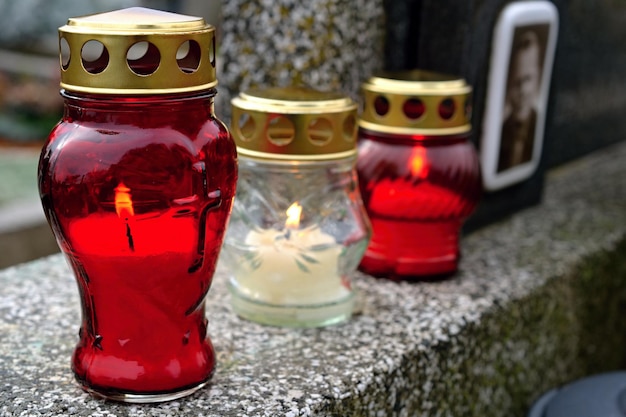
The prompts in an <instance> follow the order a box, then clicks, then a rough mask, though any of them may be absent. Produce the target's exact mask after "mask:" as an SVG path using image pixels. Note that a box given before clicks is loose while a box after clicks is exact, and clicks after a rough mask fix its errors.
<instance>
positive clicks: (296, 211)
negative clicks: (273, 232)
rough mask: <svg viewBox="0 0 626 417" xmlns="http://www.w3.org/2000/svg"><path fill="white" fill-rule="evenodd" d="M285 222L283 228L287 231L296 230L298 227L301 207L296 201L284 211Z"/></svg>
mask: <svg viewBox="0 0 626 417" xmlns="http://www.w3.org/2000/svg"><path fill="white" fill-rule="evenodd" d="M286 213H287V220H286V221H285V227H286V228H287V229H297V228H298V226H300V215H301V214H302V206H301V205H300V204H299V203H298V202H297V201H296V202H295V203H293V204H292V205H290V206H289V208H288V209H287V211H286Z"/></svg>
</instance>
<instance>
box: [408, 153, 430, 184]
mask: <svg viewBox="0 0 626 417" xmlns="http://www.w3.org/2000/svg"><path fill="white" fill-rule="evenodd" d="M409 169H410V170H411V175H413V177H417V178H426V176H428V166H427V165H426V151H425V149H424V148H421V147H415V148H413V152H412V153H411V158H410V159H409Z"/></svg>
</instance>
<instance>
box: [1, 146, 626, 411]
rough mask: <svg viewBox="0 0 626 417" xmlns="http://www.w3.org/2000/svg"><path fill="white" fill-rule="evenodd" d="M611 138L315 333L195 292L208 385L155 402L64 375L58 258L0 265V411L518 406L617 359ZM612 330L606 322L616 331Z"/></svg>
mask: <svg viewBox="0 0 626 417" xmlns="http://www.w3.org/2000/svg"><path fill="white" fill-rule="evenodd" d="M625 160H626V142H622V144H620V145H617V146H614V147H612V148H609V149H605V150H602V151H599V152H597V153H595V154H593V155H591V156H589V157H586V158H584V159H582V160H579V161H577V162H575V163H573V164H571V165H568V166H566V167H563V168H560V169H559V170H558V171H555V172H552V173H550V175H549V177H548V183H547V188H546V195H545V202H544V203H543V204H542V205H540V206H538V207H535V208H532V209H529V210H526V211H523V212H521V213H518V214H516V215H515V216H514V217H513V218H511V219H509V220H507V221H504V222H502V223H499V224H496V225H493V226H490V227H489V228H487V229H484V230H481V231H479V232H476V233H474V234H472V235H471V236H468V237H467V238H465V239H464V240H463V253H464V257H463V260H462V262H461V272H460V273H459V274H458V275H456V276H455V277H454V278H453V279H451V280H449V281H445V282H442V283H425V284H413V285H411V284H396V283H392V282H386V281H380V280H375V279H372V278H370V277H367V276H363V275H360V274H358V275H357V276H356V277H355V281H356V285H357V287H358V289H359V290H360V292H361V296H362V300H363V311H362V314H360V315H359V316H357V317H355V318H354V319H353V320H352V321H350V322H349V323H347V324H344V325H340V326H336V327H330V328H326V329H307V330H297V329H295V330H294V329H280V328H271V327H264V326H261V325H257V324H254V323H249V322H245V321H242V320H240V319H238V318H237V317H236V316H234V315H233V314H232V312H231V310H230V307H229V306H228V301H227V300H228V297H227V292H226V286H225V279H224V276H225V275H224V271H223V270H220V271H219V273H218V274H217V276H216V278H215V282H214V285H213V287H212V289H211V291H210V293H209V301H208V307H207V308H208V317H209V318H210V324H209V333H210V335H211V337H212V340H213V342H214V344H215V347H216V350H217V354H218V360H219V363H218V369H217V372H216V374H215V376H214V377H213V379H212V382H211V384H210V385H209V386H208V387H206V388H205V389H202V390H200V391H199V392H197V393H196V394H194V395H192V396H191V397H188V398H185V399H181V400H178V401H174V402H170V403H165V404H161V405H146V406H137V405H130V406H129V405H121V404H116V403H111V402H104V401H101V400H95V399H92V398H90V397H89V396H87V395H86V394H84V393H82V392H81V391H80V390H79V388H78V387H77V386H76V384H75V383H74V381H73V378H72V375H71V371H70V368H69V358H70V354H71V352H72V349H73V346H74V343H75V342H76V340H77V336H76V331H77V328H78V324H79V303H78V295H77V290H76V286H75V284H74V281H73V278H72V276H71V275H70V272H69V269H68V268H67V267H66V265H65V263H64V261H63V259H62V258H61V257H60V256H53V257H50V258H46V259H42V260H39V261H35V262H32V263H29V264H25V265H22V266H18V267H15V268H11V269H7V270H4V271H2V272H0V415H1V416H37V415H47V416H48V415H49V416H53V415H77V416H148V415H150V416H166V415H167V416H169V415H184V416H192V415H193V416H199V415H202V416H242V417H243V416H418V415H423V416H435V415H437V416H461V415H463V416H466V415H468V416H503V415H507V416H523V415H524V414H525V410H526V409H527V407H528V406H529V404H530V403H531V402H532V400H533V399H534V398H536V397H537V396H538V395H539V394H540V393H541V392H543V391H545V390H547V389H548V388H550V387H551V386H553V385H555V384H559V383H563V382H565V381H568V380H571V379H573V378H576V377H579V376H582V375H584V374H586V373H589V372H596V371H599V370H604V369H610V368H614V367H618V366H623V365H626V363H624V360H625V359H626V358H625V356H626V355H625V354H624V353H623V352H625V351H626V335H624V333H625V332H624V331H623V326H622V323H623V320H622V318H623V316H624V313H625V312H624V311H623V309H624V305H626V294H625V292H626V289H625V288H624V287H626V286H625V285H624V284H623V282H625V281H626V280H625V278H626V266H625V265H626V261H624V259H626V258H625V257H626V164H625V163H624V161H625ZM620 329H621V331H620Z"/></svg>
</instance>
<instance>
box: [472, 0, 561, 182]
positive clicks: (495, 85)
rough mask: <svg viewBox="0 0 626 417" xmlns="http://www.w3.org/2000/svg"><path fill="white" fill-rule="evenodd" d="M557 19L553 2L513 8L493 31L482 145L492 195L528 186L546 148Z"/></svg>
mask: <svg viewBox="0 0 626 417" xmlns="http://www.w3.org/2000/svg"><path fill="white" fill-rule="evenodd" d="M557 24H558V16H557V14H556V8H555V7H554V6H553V5H552V3H550V2H548V1H529V2H526V1H525V2H516V3H511V4H509V5H508V6H507V7H506V8H505V9H504V10H503V12H502V15H501V17H500V19H499V21H498V23H497V25H496V27H495V28H494V40H493V43H494V47H493V56H492V60H491V68H490V74H489V85H488V92H487V103H486V111H485V118H484V126H483V138H482V141H481V163H482V165H483V177H484V182H485V188H487V190H496V189H499V188H503V187H506V186H508V185H511V184H514V183H516V182H519V181H523V180H524V179H526V178H528V177H529V176H531V175H532V173H533V172H534V171H535V170H536V168H537V165H538V162H539V159H540V157H541V152H542V146H543V131H544V124H545V123H544V122H545V113H546V105H547V95H548V90H549V82H550V76H551V71H552V61H553V55H554V48H555V43H556V26H557Z"/></svg>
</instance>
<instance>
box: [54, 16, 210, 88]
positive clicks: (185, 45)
mask: <svg viewBox="0 0 626 417" xmlns="http://www.w3.org/2000/svg"><path fill="white" fill-rule="evenodd" d="M59 46H60V50H61V54H60V55H61V56H60V61H61V87H62V88H64V89H66V90H70V91H79V92H87V93H98V94H166V93H179V92H188V91H198V90H204V89H208V88H211V87H214V86H215V85H216V84H217V80H216V77H215V29H214V28H213V26H211V25H208V24H207V23H206V22H205V21H204V19H203V18H201V17H194V16H185V15H180V14H176V13H169V12H162V11H159V10H152V9H146V8H142V7H132V8H129V9H122V10H116V11H112V12H107V13H100V14H94V15H90V16H82V17H74V18H70V19H69V20H68V22H67V24H66V25H65V26H62V27H60V28H59Z"/></svg>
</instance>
